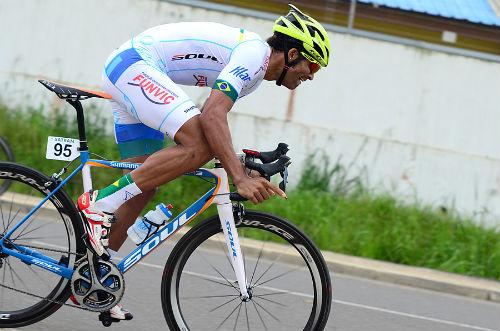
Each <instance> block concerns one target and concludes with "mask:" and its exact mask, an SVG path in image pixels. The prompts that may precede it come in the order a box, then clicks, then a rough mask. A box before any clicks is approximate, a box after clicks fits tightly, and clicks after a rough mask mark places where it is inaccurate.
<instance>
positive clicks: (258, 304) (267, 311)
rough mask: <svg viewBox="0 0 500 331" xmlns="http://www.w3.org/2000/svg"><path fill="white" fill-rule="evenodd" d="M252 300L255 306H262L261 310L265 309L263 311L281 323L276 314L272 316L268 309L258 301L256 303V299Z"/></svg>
mask: <svg viewBox="0 0 500 331" xmlns="http://www.w3.org/2000/svg"><path fill="white" fill-rule="evenodd" d="M252 302H255V304H256V305H257V306H259V307H260V308H262V310H263V311H265V312H266V313H267V314H268V315H269V316H271V317H272V318H274V319H275V320H276V321H277V322H280V323H281V321H280V319H279V318H277V317H276V316H274V315H273V314H271V313H270V312H269V310H267V309H266V308H265V307H264V306H262V305H261V304H260V303H258V302H257V301H252Z"/></svg>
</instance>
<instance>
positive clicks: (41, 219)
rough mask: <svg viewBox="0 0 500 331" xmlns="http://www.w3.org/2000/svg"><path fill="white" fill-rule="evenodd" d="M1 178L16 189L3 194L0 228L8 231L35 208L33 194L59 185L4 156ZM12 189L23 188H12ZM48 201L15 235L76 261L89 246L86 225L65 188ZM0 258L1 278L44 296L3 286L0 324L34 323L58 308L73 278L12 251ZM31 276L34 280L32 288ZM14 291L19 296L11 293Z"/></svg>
mask: <svg viewBox="0 0 500 331" xmlns="http://www.w3.org/2000/svg"><path fill="white" fill-rule="evenodd" d="M2 178H4V179H5V178H9V179H10V180H11V181H12V186H11V187H12V190H11V191H10V192H8V193H6V194H5V195H4V196H2V197H0V219H1V220H0V229H1V232H0V233H1V234H2V235H4V234H5V233H6V231H7V230H8V229H9V228H12V227H11V226H12V225H13V224H16V223H18V222H19V221H20V219H21V217H22V214H23V213H25V212H26V213H27V212H28V211H29V210H31V209H32V207H33V206H32V203H33V199H34V198H35V199H38V200H41V199H43V198H44V197H46V196H47V194H48V193H49V192H50V190H51V189H53V188H54V186H55V185H52V186H49V187H45V183H47V182H48V181H49V178H48V177H47V176H45V175H44V174H42V173H40V172H38V171H37V170H34V169H31V168H29V167H26V166H23V165H19V164H15V163H3V162H0V179H2ZM13 191H15V192H22V193H12V192H13ZM44 207H48V208H52V209H47V208H40V209H39V210H38V211H37V212H35V213H34V214H33V215H32V216H31V218H30V219H28V221H27V222H26V223H25V224H23V225H22V226H21V227H20V228H19V229H18V230H16V231H15V232H14V233H13V234H12V236H11V237H10V239H11V241H12V242H13V243H15V244H19V245H24V246H28V245H33V247H35V248H32V249H35V250H37V251H39V252H41V253H43V254H45V255H48V256H50V257H52V258H53V259H55V260H59V261H65V263H67V266H68V267H71V266H74V265H75V263H76V261H77V259H78V257H79V255H83V254H84V252H85V245H84V243H83V240H81V238H82V236H83V234H84V229H83V225H82V222H81V219H80V216H79V214H78V211H77V210H76V207H75V205H74V204H73V202H72V201H71V199H70V198H69V196H68V195H67V194H66V192H64V191H63V190H62V189H61V190H59V191H58V192H57V193H56V194H55V195H54V196H53V197H52V198H51V199H50V200H48V201H47V202H46V203H45V205H44ZM50 210H51V211H50ZM44 233H46V235H45V237H43V234H44ZM40 235H42V237H39V236H40ZM43 249H45V251H44V250H43ZM58 257H59V259H58ZM0 260H1V262H2V264H1V265H2V266H1V268H0V281H1V282H2V283H0V284H2V285H4V286H10V287H13V288H16V289H18V290H21V291H24V292H29V293H32V294H35V295H39V296H41V297H42V298H44V299H40V298H34V297H32V296H29V295H26V294H19V293H17V292H15V291H13V290H9V289H6V288H2V287H1V286H0V291H1V292H0V328H7V327H21V326H26V325H30V324H33V323H36V322H38V321H40V320H42V319H44V318H46V317H48V316H50V315H51V314H53V313H54V312H55V311H57V310H58V309H59V308H60V307H61V305H62V303H63V302H65V301H66V300H67V299H68V298H69V296H70V294H71V289H70V280H69V279H65V278H63V277H60V276H58V275H57V274H54V273H51V272H49V271H46V270H45V269H42V268H39V267H36V266H32V265H27V264H25V263H24V262H22V261H20V260H19V259H17V258H14V257H12V256H0ZM2 269H3V270H2ZM28 269H29V270H28ZM9 274H10V276H9ZM16 281H17V284H18V287H19V288H17V287H15V286H12V285H11V284H10V283H9V282H12V283H13V284H14V285H16ZM33 282H34V284H35V285H34V286H32V288H31V284H32V283H33ZM6 295H7V297H6ZM12 295H14V297H15V300H12V299H11V298H12ZM9 296H10V297H9Z"/></svg>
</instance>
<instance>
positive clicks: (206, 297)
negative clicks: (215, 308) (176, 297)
mask: <svg viewBox="0 0 500 331" xmlns="http://www.w3.org/2000/svg"><path fill="white" fill-rule="evenodd" d="M227 297H239V295H236V294H226V295H204V296H199V297H182V298H181V299H183V300H192V299H211V298H227Z"/></svg>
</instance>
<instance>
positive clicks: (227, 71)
mask: <svg viewBox="0 0 500 331" xmlns="http://www.w3.org/2000/svg"><path fill="white" fill-rule="evenodd" d="M268 48H269V46H267V44H266V43H265V42H264V41H262V40H259V39H255V40H249V41H246V42H242V43H241V44H239V45H237V46H236V47H235V49H234V50H233V53H232V54H231V58H230V60H229V63H228V64H227V65H226V66H225V67H224V69H222V71H221V72H220V74H219V76H218V77H217V80H216V81H215V83H214V85H213V86H212V89H216V90H219V91H221V92H223V93H224V94H226V95H227V96H228V97H230V98H231V100H233V102H235V101H236V99H238V97H239V95H240V93H241V90H242V89H243V88H244V87H245V86H248V85H250V84H252V83H253V80H255V79H256V77H257V76H258V74H259V73H260V71H261V70H265V67H266V60H267V52H268Z"/></svg>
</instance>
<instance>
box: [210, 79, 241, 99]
mask: <svg viewBox="0 0 500 331" xmlns="http://www.w3.org/2000/svg"><path fill="white" fill-rule="evenodd" d="M212 89H214V90H219V91H221V92H224V94H225V95H227V96H228V97H230V98H231V100H233V102H235V101H236V99H238V93H236V90H235V89H234V87H233V86H232V85H231V84H229V83H228V82H226V81H225V80H222V79H217V80H216V81H215V83H214V86H212Z"/></svg>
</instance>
